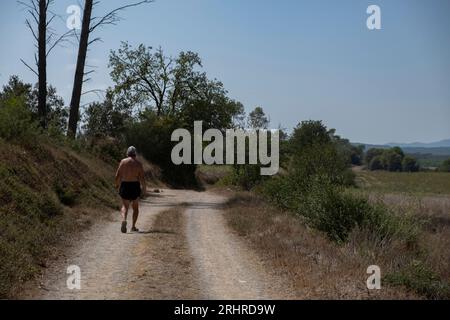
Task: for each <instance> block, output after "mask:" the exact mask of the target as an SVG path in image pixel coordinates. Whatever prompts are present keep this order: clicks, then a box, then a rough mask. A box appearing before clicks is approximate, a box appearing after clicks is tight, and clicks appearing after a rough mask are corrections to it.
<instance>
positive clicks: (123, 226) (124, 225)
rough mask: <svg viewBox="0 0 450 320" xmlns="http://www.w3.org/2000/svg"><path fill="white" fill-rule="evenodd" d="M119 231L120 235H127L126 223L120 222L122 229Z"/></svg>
mask: <svg viewBox="0 0 450 320" xmlns="http://www.w3.org/2000/svg"><path fill="white" fill-rule="evenodd" d="M120 231H122V233H127V222H126V221H122V227H121V228H120Z"/></svg>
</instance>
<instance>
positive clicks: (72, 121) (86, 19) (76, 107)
mask: <svg viewBox="0 0 450 320" xmlns="http://www.w3.org/2000/svg"><path fill="white" fill-rule="evenodd" d="M151 2H153V0H142V1H139V2H136V3H132V4H127V5H124V6H121V7H119V8H116V9H114V10H112V11H110V12H109V13H107V14H105V15H104V16H102V17H92V10H93V6H94V5H95V4H97V3H98V1H96V2H95V3H94V2H93V0H85V2H84V12H83V23H82V26H81V35H80V44H79V48H78V58H77V66H76V70H75V79H74V83H73V90H72V99H71V101H70V114H69V126H68V129H67V136H68V137H69V138H72V139H73V138H75V137H76V134H77V127H78V121H79V118H80V101H81V96H82V93H83V92H82V91H83V83H84V81H85V80H84V76H85V75H86V73H85V71H84V68H85V66H86V56H87V50H88V47H89V46H90V45H91V44H92V43H94V42H96V41H99V40H100V38H95V39H93V40H89V36H90V34H91V33H92V32H94V30H95V29H97V28H98V27H100V26H103V25H111V24H112V25H115V24H116V23H117V22H118V21H119V20H120V18H119V17H118V15H117V14H118V12H119V11H121V10H125V9H127V8H130V7H135V6H138V5H141V4H144V3H151ZM88 73H89V72H88Z"/></svg>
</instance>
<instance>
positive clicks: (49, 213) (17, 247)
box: [0, 140, 118, 297]
mask: <svg viewBox="0 0 450 320" xmlns="http://www.w3.org/2000/svg"><path fill="white" fill-rule="evenodd" d="M113 177H114V169H113V167H112V166H110V165H108V164H106V163H104V162H102V161H99V160H96V159H95V158H93V157H92V156H88V155H80V154H77V153H76V152H74V151H73V150H71V149H70V148H65V147H61V146H59V147H56V146H54V145H51V144H49V143H43V142H41V141H35V143H34V145H32V146H27V147H24V146H18V145H13V144H9V143H6V142H4V141H1V140H0V230H1V234H0V297H11V296H14V295H15V293H16V292H17V290H19V289H20V287H21V285H22V284H23V283H25V282H26V281H27V280H29V279H31V278H33V277H34V276H35V275H36V274H38V273H39V272H40V270H41V269H42V268H43V267H45V265H46V262H47V259H48V258H51V257H52V256H54V255H56V254H57V253H58V250H57V248H58V247H59V246H60V245H61V244H63V242H64V241H66V240H68V239H69V238H70V236H71V235H72V234H74V233H76V232H77V231H78V230H80V229H81V228H84V227H86V226H89V225H90V224H91V223H93V221H94V220H95V219H98V218H101V217H106V215H107V213H109V212H110V211H111V210H110V209H112V208H114V209H117V208H118V201H117V196H116V192H115V190H114V187H113Z"/></svg>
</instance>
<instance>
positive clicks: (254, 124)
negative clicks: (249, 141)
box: [247, 107, 270, 129]
mask: <svg viewBox="0 0 450 320" xmlns="http://www.w3.org/2000/svg"><path fill="white" fill-rule="evenodd" d="M247 123H248V126H249V127H250V128H253V129H267V128H268V127H269V123H270V121H269V119H268V118H267V116H266V114H265V113H264V110H263V108H261V107H256V108H255V110H253V111H252V112H250V114H249V115H248V121H247Z"/></svg>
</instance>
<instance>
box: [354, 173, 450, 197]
mask: <svg viewBox="0 0 450 320" xmlns="http://www.w3.org/2000/svg"><path fill="white" fill-rule="evenodd" d="M356 173H357V179H356V182H357V185H358V187H360V188H361V189H363V190H365V191H369V192H373V191H374V192H382V193H413V194H417V195H427V194H428V195H431V194H432V195H449V196H450V173H447V172H417V173H407V172H387V171H356Z"/></svg>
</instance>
